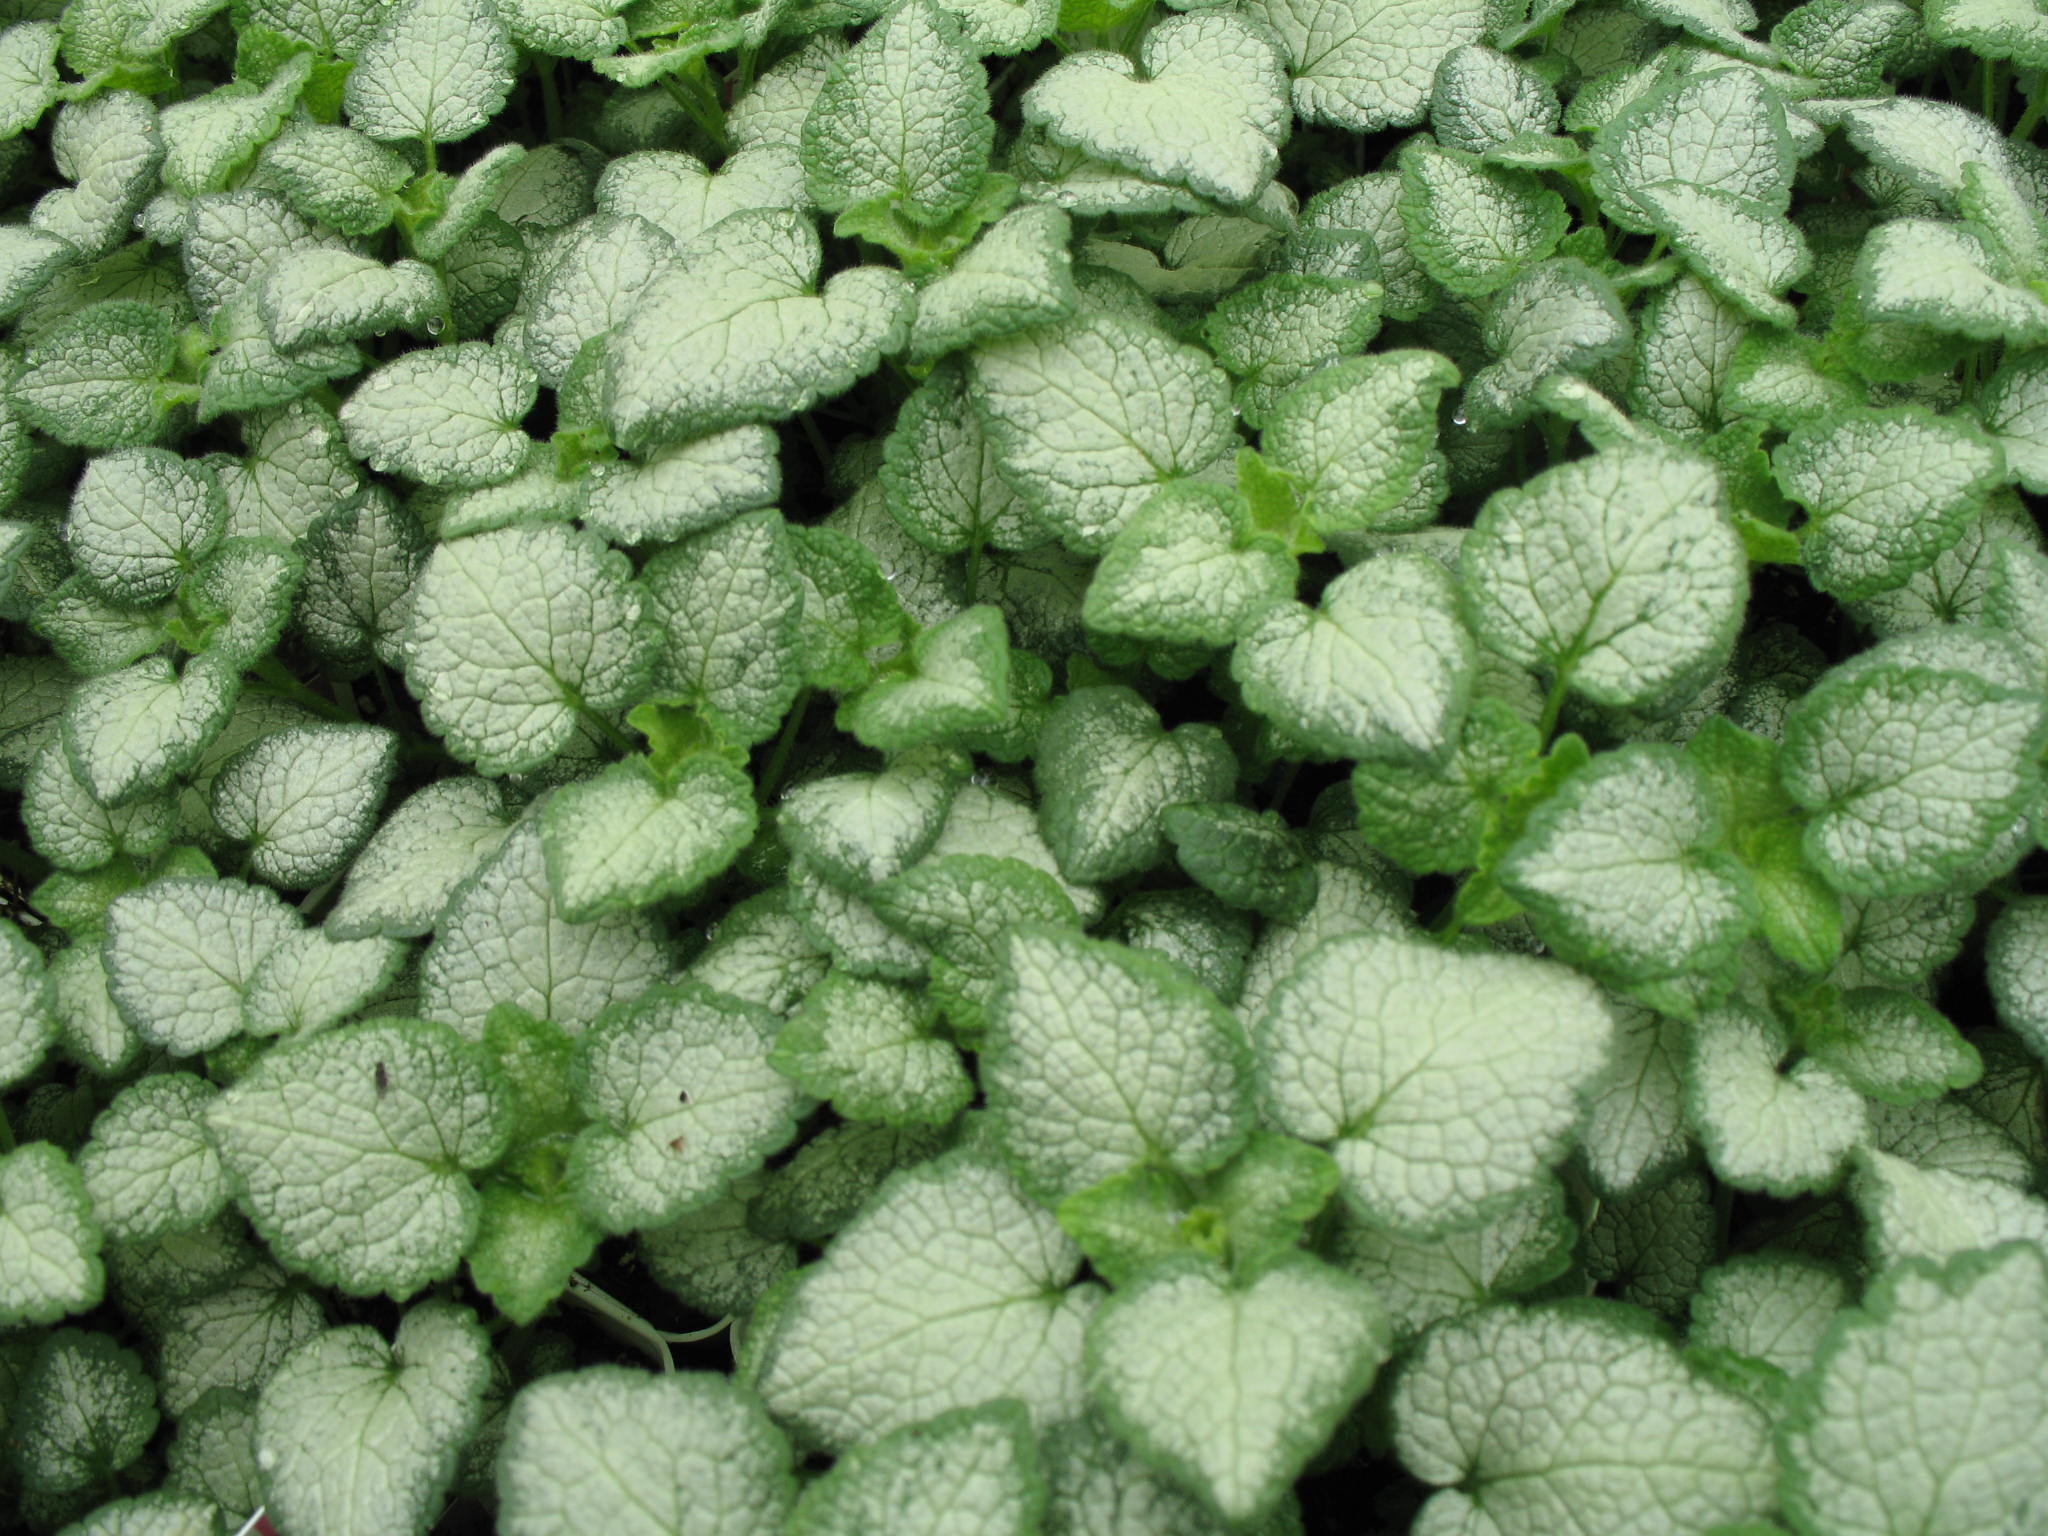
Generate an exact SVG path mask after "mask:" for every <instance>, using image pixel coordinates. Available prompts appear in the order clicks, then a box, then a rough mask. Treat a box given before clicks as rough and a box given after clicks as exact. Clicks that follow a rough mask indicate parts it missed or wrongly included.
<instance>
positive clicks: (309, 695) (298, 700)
mask: <svg viewBox="0 0 2048 1536" xmlns="http://www.w3.org/2000/svg"><path fill="white" fill-rule="evenodd" d="M249 670H250V672H251V673H253V674H254V675H255V677H256V680H257V681H258V682H260V683H262V684H263V686H264V687H266V688H268V689H269V690H270V691H271V692H272V693H275V694H278V695H279V696H281V697H283V698H287V699H290V700H291V701H292V702H293V703H294V704H298V705H301V706H303V707H304V708H306V709H309V710H311V711H312V712H313V713H314V714H316V715H318V716H320V718H321V719H323V720H338V721H340V722H341V723H343V724H344V725H345V724H347V723H348V722H349V721H350V720H352V719H353V718H354V716H353V715H350V714H348V713H346V712H345V711H344V710H343V709H342V708H341V706H340V705H338V704H336V703H335V702H334V701H333V700H332V699H323V698H322V697H321V696H320V695H319V694H317V693H315V692H314V691H313V690H312V689H310V688H308V687H307V686H306V685H305V684H304V683H302V682H300V681H299V680H298V679H297V678H296V677H294V676H292V674H291V673H290V672H289V671H288V670H287V669H286V667H285V664H284V663H283V662H281V661H279V660H278V659H277V658H276V657H275V656H266V657H264V658H263V659H262V660H261V661H259V662H257V663H256V664H255V665H254V666H252V667H251V668H249Z"/></svg>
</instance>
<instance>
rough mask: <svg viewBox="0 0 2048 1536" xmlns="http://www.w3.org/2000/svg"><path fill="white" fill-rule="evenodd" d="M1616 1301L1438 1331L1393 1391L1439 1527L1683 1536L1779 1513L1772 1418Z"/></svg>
mask: <svg viewBox="0 0 2048 1536" xmlns="http://www.w3.org/2000/svg"><path fill="white" fill-rule="evenodd" d="M1640 1318H1641V1314H1640V1313H1638V1312H1635V1311H1634V1310H1633V1309H1630V1308H1625V1307H1621V1306H1617V1305H1615V1304H1613V1303H1605V1304H1600V1303H1595V1304H1587V1303H1579V1304H1577V1305H1575V1306H1553V1307H1548V1308H1536V1309H1531V1310H1529V1311H1523V1310H1521V1309H1519V1308H1515V1307H1495V1308H1491V1309H1489V1310H1487V1311H1484V1312H1480V1313H1478V1314H1476V1315H1474V1316H1472V1317H1469V1318H1460V1319H1458V1320H1457V1321H1455V1322H1451V1323H1446V1324H1444V1325H1443V1326H1442V1327H1440V1328H1437V1329H1435V1330H1433V1331H1432V1332H1431V1333H1430V1334H1429V1336H1428V1337H1427V1338H1426V1339H1424V1340H1423V1343H1422V1347H1421V1349H1420V1351H1419V1352H1418V1353H1417V1354H1416V1356H1415V1357H1414V1359H1413V1360H1412V1362H1411V1363H1410V1365H1409V1367H1408V1369H1407V1370H1405V1371H1403V1372H1402V1374H1401V1377H1400V1379H1399V1381H1398V1382H1397V1383H1396V1384H1395V1389H1394V1417H1395V1423H1396V1438H1395V1444H1396V1446H1397V1448H1398V1450H1399V1451H1400V1455H1401V1460H1402V1461H1403V1463H1405V1464H1406V1465H1407V1467H1408V1469H1409V1471H1411V1472H1413V1473H1414V1474H1415V1475H1416V1476H1417V1477H1420V1478H1421V1479H1422V1480H1423V1481H1424V1482H1427V1483H1434V1484H1436V1485H1437V1487H1438V1490H1439V1491H1438V1492H1436V1493H1434V1494H1432V1495H1431V1496H1430V1500H1429V1502H1428V1504H1426V1505H1424V1506H1423V1507H1424V1509H1425V1511H1427V1513H1425V1514H1423V1515H1422V1516H1421V1517H1420V1518H1421V1519H1422V1520H1423V1521H1425V1522H1427V1523H1428V1524H1429V1526H1430V1528H1432V1529H1441V1530H1458V1529H1471V1528H1473V1523H1474V1522H1476V1521H1484V1522H1486V1523H1487V1525H1488V1526H1490V1527H1491V1529H1493V1530H1495V1531H1498V1532H1500V1533H1501V1536H1535V1533H1537V1532H1556V1531H1570V1532H1573V1533H1574V1536H1602V1533H1612V1536H1623V1533H1625V1532H1635V1533H1640V1536H1679V1533H1680V1532H1685V1531H1696V1530H1704V1529H1706V1528H1708V1527H1710V1526H1713V1525H1715V1524H1717V1523H1720V1522H1724V1521H1738V1520H1742V1519H1745V1518H1747V1517H1750V1516H1758V1515H1762V1514H1764V1513H1765V1512H1767V1511H1768V1510H1769V1509H1770V1508H1771V1503H1772V1493H1773V1487H1772V1481H1773V1478H1772V1466H1771V1457H1770V1455H1769V1451H1768V1440H1767V1434H1768V1424H1767V1421H1766V1420H1765V1418H1764V1415H1763V1414H1762V1412H1760V1411H1759V1410H1758V1409H1756V1408H1754V1407H1751V1406H1750V1405H1749V1404H1748V1403H1746V1402H1744V1401H1743V1400H1741V1399H1740V1398H1737V1397H1734V1396H1732V1395H1730V1394H1728V1393H1725V1392H1723V1391H1721V1390H1720V1389H1719V1388H1718V1387H1715V1386H1712V1385H1710V1384H1708V1383H1707V1382H1706V1381H1703V1380H1701V1379H1699V1378H1697V1377H1695V1376H1693V1375H1692V1374H1691V1373H1690V1372H1689V1371H1688V1370H1687V1369H1686V1367H1685V1364H1684V1362H1683V1361H1682V1360H1681V1359H1680V1358H1679V1355H1678V1351H1677V1350H1676V1349H1675V1348H1674V1347H1673V1346H1672V1345H1671V1344H1670V1343H1669V1342H1667V1341H1666V1340H1665V1339H1663V1338H1661V1337H1659V1336H1658V1334H1657V1333H1656V1332H1655V1331H1654V1330H1652V1329H1651V1328H1648V1327H1645V1326H1643V1324H1642V1322H1641V1321H1640V1320H1639V1319H1640Z"/></svg>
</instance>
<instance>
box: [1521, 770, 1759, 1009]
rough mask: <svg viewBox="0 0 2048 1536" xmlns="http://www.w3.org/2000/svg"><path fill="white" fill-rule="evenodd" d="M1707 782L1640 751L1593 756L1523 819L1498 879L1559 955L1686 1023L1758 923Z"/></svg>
mask: <svg viewBox="0 0 2048 1536" xmlns="http://www.w3.org/2000/svg"><path fill="white" fill-rule="evenodd" d="M1724 835H1725V826H1724V822H1723V819H1722V816H1721V814H1720V811H1719V808H1718V806H1717V805H1716V804H1715V802H1714V800H1713V798H1712V795H1711V790H1710V785H1709V781H1708V780H1707V778H1706V777H1705V775H1704V774H1703V773H1702V772H1701V771H1700V770H1699V769H1698V768H1696V767H1695V766H1694V765H1693V764H1692V763H1691V762H1690V761H1688V760H1686V759H1683V758H1681V757H1680V756H1679V755H1678V754H1677V753H1676V752H1674V751H1672V750H1671V749H1669V748H1663V747H1658V746H1655V745H1651V744H1648V743H1639V744H1634V745H1630V746H1627V747H1623V748H1621V749H1620V750H1618V751H1615V752H1607V753H1602V754H1601V755H1600V756H1599V757H1598V758H1596V759H1595V760H1594V761H1593V762H1592V763H1591V764H1589V765H1588V766H1587V767H1585V768H1582V769H1580V770H1579V771H1578V772H1577V773H1575V774H1574V775H1572V777H1571V778H1570V779H1568V780H1567V781H1566V782H1565V784H1564V785H1563V787H1562V788H1560V789H1559V790H1558V791H1557V793H1556V794H1554V795H1552V796H1551V797H1550V798H1549V799H1547V800H1545V801H1544V802H1543V803H1542V804H1540V805H1538V806H1537V807H1536V808H1535V810H1534V811H1532V812H1531V813H1530V814H1529V819H1528V822H1527V825H1526V827H1525V829H1524V831H1523V832H1522V835H1521V836H1520V837H1519V838H1518V839H1517V840H1516V841H1515V843H1514V844H1513V845H1512V846H1511V847H1510V848H1509V850H1508V852H1507V856H1506V857H1505V858H1504V859H1502V860H1501V862H1500V864H1499V866H1498V869H1497V874H1498V876H1499V879H1500V882H1501V884H1502V885H1503V886H1504V887H1505V888H1506V889H1507V891H1508V893H1509V894H1510V895H1512V896H1514V897H1515V898H1516V899H1517V900H1518V901H1520V902H1521V903H1522V904H1523V905H1525V906H1526V907H1528V908H1529V909H1530V914H1531V920H1532V922H1533V923H1534V925H1535V927H1536V930H1537V932H1538V933H1539V934H1541V935H1542V937H1543V940H1544V943H1545V944H1546V945H1547V946H1548V947H1549V948H1551V949H1552V950H1554V951H1555V952H1556V953H1557V954H1558V955H1559V956H1560V957H1562V958H1564V959H1567V960H1569V961H1570V962H1572V963H1573V964H1575V965H1578V966H1581V967H1583V968H1585V969H1587V970H1589V971H1591V972H1592V973H1594V974H1595V975H1597V976H1600V977H1602V978H1603V979H1606V980H1608V981H1610V982H1611V983H1612V984H1613V985H1615V986H1617V987H1620V988H1621V989H1622V990H1624V991H1628V992H1631V993H1633V994H1634V995H1635V996H1637V997H1638V998H1640V999H1641V1000H1642V1001H1643V1002H1645V1003H1648V1004H1649V1005H1650V1006H1651V1007H1653V1008H1656V1009H1658V1010H1659V1011H1660V1012H1664V1013H1671V1014H1677V1015H1679V1016H1681V1017H1688V1018H1689V1017H1692V1016H1694V1015H1695V1014H1696V1013H1697V1012H1698V1010H1699V1009H1700V1008H1702V1007H1705V1006H1708V1005H1710V1004H1711V1003H1713V1002H1714V1001H1715V1000H1717V999H1718V998H1719V997H1721V996H1723V995H1725V994H1726V992H1727V991H1728V989H1729V988H1730V987H1732V986H1733V985H1734V984H1735V982H1736V980H1737V979H1738V978H1739V976H1740V974H1741V967H1740V955H1739V951H1740V949H1741V947H1742V945H1743V943H1744V941H1745V940H1746V939H1747V938H1748V937H1749V935H1750V933H1751V932H1752V931H1753V930H1754V928H1755V926H1756V920H1757V903H1756V894H1755V891H1754V889H1753V888H1752V886H1751V884H1750V881H1749V879H1748V876H1747V873H1746V871H1744V870H1743V868H1742V866H1741V865H1740V864H1739V863H1738V862H1737V861H1736V860H1735V859H1734V858H1733V856H1731V855H1730V854H1728V853H1727V852H1726V851H1724V850H1723V848H1722V846H1721V844H1722V840H1723V837H1724Z"/></svg>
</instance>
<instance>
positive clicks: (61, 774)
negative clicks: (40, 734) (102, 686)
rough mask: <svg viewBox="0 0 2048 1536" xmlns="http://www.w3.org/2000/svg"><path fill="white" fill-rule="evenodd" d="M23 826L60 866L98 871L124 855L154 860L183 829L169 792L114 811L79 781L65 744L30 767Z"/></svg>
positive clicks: (43, 852)
mask: <svg viewBox="0 0 2048 1536" xmlns="http://www.w3.org/2000/svg"><path fill="white" fill-rule="evenodd" d="M21 820H22V825H23V826H24V827H26V828H27V829H28V835H29V840H30V841H31V842H33V843H34V844H35V849H36V852H37V853H39V854H41V855H42V856H43V857H44V858H46V859H48V860H49V861H50V862H51V863H52V864H54V865H56V866H57V867H58V868H59V869H69V870H79V871H84V870H90V869H97V868H99V867H100V866H101V865H103V864H105V863H106V862H107V861H108V860H110V859H113V858H116V857H118V856H120V855H121V854H124V853H125V854H128V855H130V856H131V857H133V858H149V857H151V856H153V855H154V854H156V853H158V852H160V851H161V850H162V848H163V846H164V844H166V843H167V842H169V841H170V840H171V836H172V834H173V833H174V832H175V831H176V830H177V810H176V807H175V806H174V805H173V804H172V802H171V800H170V797H169V796H160V795H150V796H146V797H144V798H143V799H140V800H131V801H129V802H128V804H126V805H124V806H121V807H119V808H117V809H112V810H110V809H108V808H107V807H106V806H104V805H101V804H100V803H99V801H97V800H95V799H94V798H93V797H92V792H91V791H90V790H88V789H87V788H86V787H85V785H84V784H83V783H81V782H80V781H79V778H78V775H77V773H76V772H74V771H73V769H72V766H71V760H70V759H69V758H67V757H66V756H65V755H64V751H63V748H62V747H61V746H57V745H52V746H49V747H46V748H44V750H43V752H42V753H41V755H40V756H38V757H37V758H36V762H35V767H34V768H32V769H31V770H30V771H29V780H28V784H27V785H26V787H25V789H24V792H23V795H22V802H21Z"/></svg>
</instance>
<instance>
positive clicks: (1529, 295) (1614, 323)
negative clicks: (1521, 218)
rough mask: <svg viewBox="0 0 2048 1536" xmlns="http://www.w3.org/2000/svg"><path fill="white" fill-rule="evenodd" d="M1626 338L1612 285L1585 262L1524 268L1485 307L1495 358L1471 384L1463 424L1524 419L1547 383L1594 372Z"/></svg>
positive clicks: (1486, 428) (1561, 260) (1483, 428)
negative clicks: (1561, 377) (1489, 304)
mask: <svg viewBox="0 0 2048 1536" xmlns="http://www.w3.org/2000/svg"><path fill="white" fill-rule="evenodd" d="M1628 339H1629V328H1628V321H1627V320H1626V319H1625V318H1624V317H1623V314H1622V307H1621V302H1620V300H1619V298H1618V297H1617V296H1616V294H1615V291H1614V288H1613V286H1612V285H1611V284H1610V283H1608V282H1607V280H1606V279H1605V278H1603V277H1601V276H1600V275H1599V274H1598V273H1596V272H1594V271H1593V270H1592V269H1591V268H1589V267H1587V266H1586V265H1585V264H1584V263H1582V262H1580V261H1577V260H1576V259H1574V258H1571V257H1568V256H1560V257H1557V258H1556V259H1554V260H1551V261H1547V262H1543V263H1541V264H1540V265H1537V266H1535V267H1532V268H1530V269H1529V270H1528V271H1526V272H1522V273H1520V274H1519V275H1517V276H1516V277H1515V278H1514V279H1513V280H1512V281H1510V282H1509V283H1508V285H1507V287H1505V288H1504V289H1502V290H1501V291H1500V292H1499V293H1497V294H1496V295H1495V296H1494V299H1493V303H1492V304H1491V306H1490V307H1489V308H1488V310H1487V312H1486V320H1485V328H1484V340H1485V342H1486V348H1487V350H1488V351H1489V352H1490V353H1492V355H1493V361H1492V362H1490V363H1488V364H1487V365H1486V366H1485V367H1484V368H1481V369H1479V370H1478V371H1477V372H1476V373H1473V374H1472V375H1471V377H1470V379H1469V380H1468V382H1467V383H1466V385H1465V399H1464V407H1463V408H1464V413H1465V418H1466V421H1465V424H1466V425H1467V426H1469V427H1471V428H1472V429H1473V430H1474V431H1478V432H1493V431H1498V430H1499V429H1500V428H1502V427H1510V426H1513V425H1515V424H1516V423H1517V422H1520V421H1524V420H1526V419H1527V418H1528V417H1529V416H1530V415H1532V414H1533V413H1534V412H1535V411H1536V410H1537V408H1538V407H1539V406H1540V405H1542V404H1543V401H1542V400H1541V399H1540V398H1539V390H1540V387H1541V386H1542V385H1543V384H1544V383H1545V382H1546V381H1550V380H1554V379H1558V378H1560V376H1564V377H1571V376H1577V375H1582V374H1585V373H1588V372H1590V371H1591V370H1592V369H1593V368H1594V367H1595V365H1597V364H1599V363H1602V362H1605V361H1606V360H1607V359H1609V358H1611V357H1614V356H1616V355H1618V354H1619V353H1620V352H1621V351H1622V350H1623V349H1624V348H1625V347H1626V346H1627V345H1628ZM1455 419H1456V418H1455V417H1453V420H1455Z"/></svg>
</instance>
